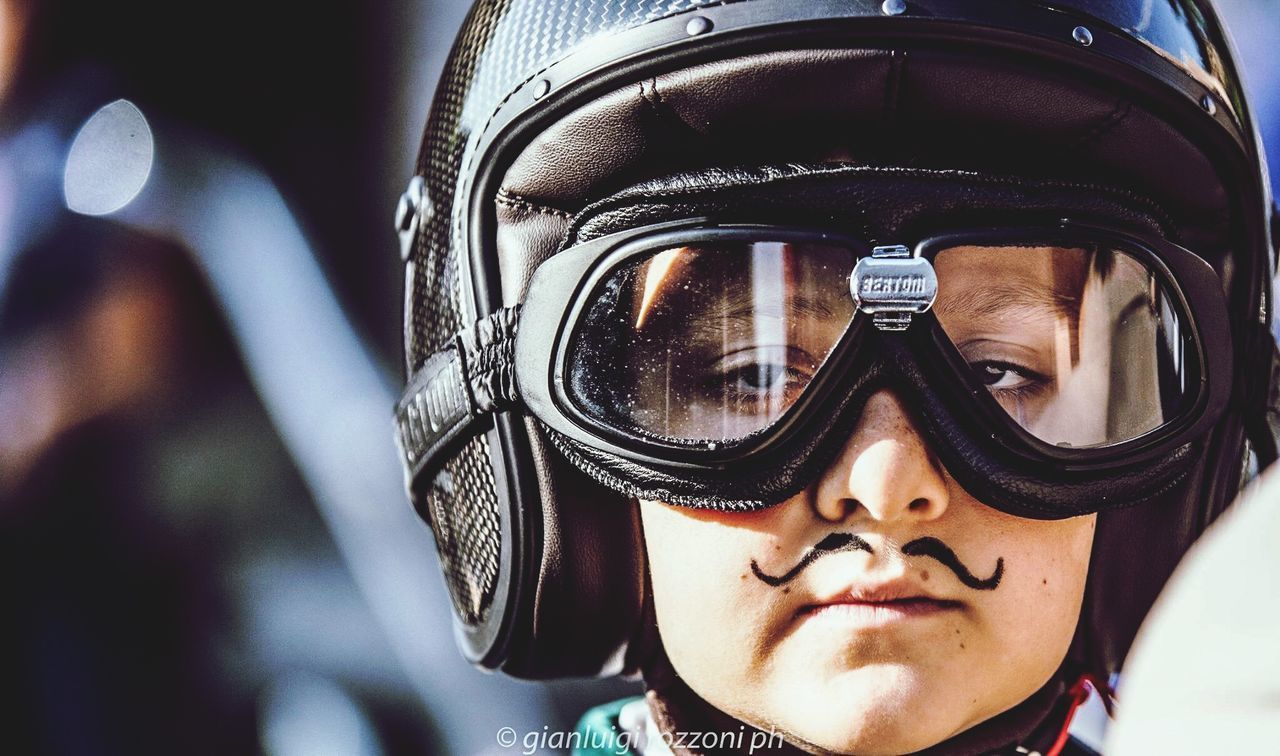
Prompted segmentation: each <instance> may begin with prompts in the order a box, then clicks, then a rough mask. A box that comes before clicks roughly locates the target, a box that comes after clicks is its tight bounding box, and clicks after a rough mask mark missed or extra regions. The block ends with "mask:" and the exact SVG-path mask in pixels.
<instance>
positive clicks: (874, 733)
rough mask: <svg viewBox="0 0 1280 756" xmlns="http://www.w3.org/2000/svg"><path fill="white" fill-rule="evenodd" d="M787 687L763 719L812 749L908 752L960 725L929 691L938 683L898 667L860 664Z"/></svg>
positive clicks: (870, 755) (865, 754)
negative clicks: (823, 679)
mask: <svg viewBox="0 0 1280 756" xmlns="http://www.w3.org/2000/svg"><path fill="white" fill-rule="evenodd" d="M787 687H790V691H791V693H792V694H793V695H789V696H788V695H785V694H784V695H782V696H779V697H778V698H777V699H775V703H776V704H777V706H776V708H775V709H774V711H773V712H772V714H773V716H771V717H768V719H769V720H771V721H773V722H775V723H776V724H775V725H774V726H775V727H776V728H777V729H778V730H779V731H782V732H784V733H786V734H787V739H788V740H791V741H792V742H794V743H795V744H796V745H799V746H801V747H802V748H804V749H806V750H808V751H811V752H814V753H839V754H858V755H859V756H874V755H875V754H903V753H913V752H915V751H919V750H922V749H924V748H928V747H929V746H933V745H936V744H938V743H940V742H942V741H943V740H946V739H947V738H948V737H950V736H951V735H952V734H954V733H955V732H958V731H959V730H960V729H963V727H961V724H962V723H960V722H959V721H956V722H950V721H948V719H949V717H948V715H949V714H952V713H954V712H952V711H951V710H950V708H949V707H948V706H946V703H945V702H943V701H938V700H936V699H934V698H933V697H932V696H930V695H929V693H930V692H931V691H937V690H938V686H936V685H935V686H930V685H927V684H926V681H923V680H920V679H918V678H917V677H916V676H915V675H913V674H911V672H910V671H907V670H903V669H901V668H894V667H889V668H881V669H878V670H876V669H872V670H867V669H864V670H860V671H859V673H856V674H846V675H841V676H840V677H839V678H836V679H834V680H828V681H827V684H826V685H823V686H812V685H809V686H807V687H803V686H787ZM801 691H803V692H801ZM797 694H798V695H797ZM955 718H956V719H957V720H958V719H959V717H958V716H957V717H955Z"/></svg>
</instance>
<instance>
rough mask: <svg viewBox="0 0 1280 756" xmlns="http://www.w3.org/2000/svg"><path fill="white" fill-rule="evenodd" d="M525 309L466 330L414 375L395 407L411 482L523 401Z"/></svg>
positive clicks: (504, 311)
mask: <svg viewBox="0 0 1280 756" xmlns="http://www.w3.org/2000/svg"><path fill="white" fill-rule="evenodd" d="M519 314H520V308H519V306H516V307H504V308H503V309H501V310H498V311H497V312H495V313H493V314H492V315H490V316H488V317H486V318H483V319H481V320H479V321H477V322H476V323H475V324H473V325H471V326H469V327H467V328H464V329H462V330H461V331H459V332H458V333H457V334H455V335H454V337H453V338H452V339H450V340H449V342H448V343H447V344H446V345H445V346H444V347H443V348H441V349H440V350H439V351H437V352H436V353H435V354H432V355H431V357H430V358H429V359H428V360H427V361H426V362H425V363H423V365H422V367H421V368H419V369H418V370H417V371H416V372H415V373H414V374H413V375H412V376H411V377H410V379H409V386H408V388H407V389H405V392H404V395H403V396H402V397H401V399H400V403H399V404H398V405H397V406H396V441H397V442H398V444H399V446H400V451H401V454H402V455H403V460H404V464H405V470H406V471H407V473H408V480H410V481H412V480H414V479H415V478H417V476H419V475H421V474H422V473H423V472H424V471H429V472H430V473H431V474H433V475H434V474H435V472H437V471H438V470H439V469H440V468H441V467H442V466H443V465H444V462H445V460H446V458H447V457H448V455H449V454H450V453H452V451H453V450H454V449H455V448H456V445H457V444H459V443H461V442H462V441H464V440H466V439H468V438H470V437H471V435H472V434H473V433H474V432H475V430H476V429H478V428H479V427H481V426H482V425H483V424H484V422H485V421H486V420H487V419H488V417H489V416H490V415H492V414H493V413H495V412H500V411H502V410H505V409H510V408H511V407H514V406H515V405H516V404H517V402H518V401H519V397H518V396H517V390H516V379H515V337H516V329H517V325H518V323H519Z"/></svg>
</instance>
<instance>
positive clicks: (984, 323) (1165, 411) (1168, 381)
mask: <svg viewBox="0 0 1280 756" xmlns="http://www.w3.org/2000/svg"><path fill="white" fill-rule="evenodd" d="M933 263H934V269H935V271H936V272H937V276H938V299H937V301H936V302H935V304H934V306H933V312H934V314H935V316H936V317H937V319H938V322H939V323H941V325H942V329H943V331H945V332H946V335H947V338H948V339H949V340H950V341H951V342H952V343H953V344H954V345H955V347H956V349H957V350H958V351H959V352H960V354H961V355H962V356H963V357H964V359H965V361H966V362H967V363H968V364H969V366H970V368H971V369H972V370H973V372H974V373H975V374H976V375H977V377H978V380H979V382H981V383H982V384H984V385H986V387H987V389H988V390H989V391H990V392H991V395H992V396H993V397H995V399H996V401H997V403H998V404H999V405H1000V406H1001V407H1002V408H1003V409H1004V411H1005V412H1007V413H1008V414H1009V416H1010V417H1011V418H1013V420H1014V421H1015V422H1016V423H1017V424H1018V425H1019V426H1021V427H1022V428H1023V429H1024V430H1026V431H1027V432H1028V433H1030V434H1031V435H1033V436H1034V437H1036V438H1037V439H1039V440H1040V441H1043V442H1045V443H1048V444H1053V445H1057V446H1068V447H1077V448H1078V447H1099V446H1110V445H1114V444H1119V443H1124V442H1126V441H1131V440H1133V439H1136V438H1138V437H1140V436H1142V435H1143V434H1146V433H1148V432H1150V431H1152V430H1155V429H1156V428H1158V427H1160V426H1161V425H1163V424H1164V423H1165V422H1166V421H1168V420H1170V419H1172V418H1173V417H1175V416H1176V415H1177V414H1178V412H1179V411H1180V410H1181V409H1182V408H1183V405H1184V404H1185V401H1186V400H1187V398H1188V396H1189V394H1190V393H1191V392H1192V391H1193V388H1194V387H1193V386H1191V385H1190V384H1191V383H1192V381H1193V377H1192V375H1190V374H1189V371H1190V369H1191V367H1192V364H1193V363H1194V352H1195V349H1194V341H1193V340H1192V339H1191V329H1190V328H1189V327H1187V324H1186V323H1184V322H1183V318H1182V316H1181V314H1180V312H1181V310H1180V308H1178V307H1176V306H1175V304H1174V303H1175V302H1176V301H1177V299H1176V297H1174V296H1173V295H1172V294H1171V293H1170V292H1169V291H1168V290H1167V288H1166V286H1165V284H1164V283H1163V281H1162V278H1161V277H1160V276H1159V275H1157V274H1156V272H1154V271H1153V270H1152V269H1151V268H1150V267H1149V266H1148V265H1147V264H1146V263H1144V262H1143V261H1142V260H1140V259H1139V258H1138V257H1135V256H1134V255H1132V254H1130V253H1128V252H1126V251H1124V250H1121V249H1114V248H1105V247H1092V248H1087V249H1086V248H1064V247H1047V246H1045V247H1030V246H1008V247H987V246H964V247H954V248H950V249H945V250H942V251H941V252H939V253H938V254H937V256H936V257H935V258H934V260H933Z"/></svg>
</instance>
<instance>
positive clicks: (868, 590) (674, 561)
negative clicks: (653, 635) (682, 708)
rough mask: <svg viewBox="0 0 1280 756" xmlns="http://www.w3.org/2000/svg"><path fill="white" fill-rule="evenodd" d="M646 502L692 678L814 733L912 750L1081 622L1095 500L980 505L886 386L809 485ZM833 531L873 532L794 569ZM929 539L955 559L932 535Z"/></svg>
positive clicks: (798, 732) (869, 748)
mask: <svg viewBox="0 0 1280 756" xmlns="http://www.w3.org/2000/svg"><path fill="white" fill-rule="evenodd" d="M641 517H642V520H643V525H644V533H645V541H646V547H647V550H648V555H649V566H650V571H651V577H652V584H653V592H654V603H655V609H656V613H657V619H658V626H659V629H660V632H661V635H662V641H663V645H664V647H665V648H666V651H667V654H668V656H669V657H670V659H671V662H672V664H673V665H674V667H675V669H676V670H677V671H678V672H679V673H680V675H681V677H683V678H684V679H685V681H686V682H687V683H688V684H689V686H690V687H691V688H692V689H693V690H694V691H695V692H697V693H698V694H699V695H700V696H702V697H703V698H704V699H705V700H706V701H708V702H709V703H711V704H712V705H713V706H716V707H717V708H719V709H721V710H722V711H724V712H727V713H728V714H730V715H732V716H734V717H736V718H737V719H740V720H742V721H744V722H747V723H749V724H752V725H755V726H757V727H760V728H761V729H765V730H769V729H770V728H773V729H776V730H777V731H778V732H780V733H782V734H783V735H784V736H785V737H786V738H787V739H788V740H789V741H791V742H793V743H795V744H797V745H801V746H802V747H805V746H807V747H809V749H810V750H814V751H818V752H836V753H906V752H911V751H915V750H918V749H921V748H924V747H927V746H929V745H932V744H935V743H938V742H941V741H943V740H945V739H947V738H948V737H950V736H952V735H955V734H957V733H959V732H962V731H964V730H966V729H968V728H970V727H972V726H974V725H976V724H978V723H980V722H982V721H984V720H986V719H989V718H991V717H993V716H995V715H997V714H999V713H1001V712H1002V711H1005V710H1007V709H1009V708H1011V707H1013V706H1014V705H1016V704H1018V703H1019V702H1021V701H1023V700H1024V699H1026V698H1027V697H1028V696H1030V695H1031V694H1032V693H1034V692H1035V691H1036V690H1037V689H1039V688H1040V687H1041V686H1042V685H1043V684H1044V683H1045V682H1046V681H1047V680H1048V679H1049V677H1050V676H1051V675H1052V673H1053V672H1054V671H1055V670H1056V669H1057V667H1058V665H1059V664H1060V663H1061V661H1062V659H1063V658H1064V656H1065V655H1066V651H1067V647H1068V645H1069V644H1070V641H1071V638H1072V635H1073V633H1074V630H1075V626H1076V619H1077V617H1078V616H1079V612H1080V604H1081V599H1082V596H1083V594H1084V583H1085V575H1086V573H1087V571H1088V561H1089V551H1090V546H1091V544H1092V539H1093V529H1094V521H1095V517H1096V516H1095V515H1089V516H1087V517H1078V518H1074V519H1068V520H1060V521H1033V520H1024V519H1019V518H1016V517H1013V516H1010V515H1006V514H1003V513H1001V512H999V511H997V510H995V509H992V508H990V507H987V506H984V505H983V504H982V503H980V502H978V501H976V500H974V499H973V498H972V497H970V496H969V495H968V494H966V493H965V492H964V491H963V490H962V489H961V488H960V487H959V486H957V485H956V484H955V482H954V481H953V480H952V479H951V478H950V476H949V475H947V473H946V471H945V470H943V469H942V468H940V466H939V465H938V463H937V461H936V459H935V458H934V457H933V455H932V454H931V452H930V451H929V449H928V447H927V446H926V445H925V443H924V441H923V439H922V438H921V437H920V435H919V433H918V432H917V431H916V430H915V428H914V427H913V426H912V424H911V421H910V420H909V419H908V416H907V414H906V413H905V411H904V409H903V407H902V406H901V404H900V403H899V402H898V400H897V399H896V397H895V396H894V395H893V394H891V393H888V392H881V393H879V394H877V395H875V396H873V397H872V399H871V400H870V402H868V404H867V406H866V409H865V411H864V413H863V416H862V419H861V422H860V424H859V426H858V428H857V430H856V432H855V433H854V435H853V437H851V438H850V439H849V441H848V443H847V444H846V445H845V447H844V449H843V451H842V453H841V455H840V457H839V458H838V459H837V461H836V462H835V463H834V464H832V465H831V466H830V467H829V468H828V469H827V470H826V472H825V473H824V475H823V476H822V477H821V478H820V479H819V480H818V481H817V482H816V483H815V484H814V485H812V486H811V487H810V488H809V489H807V490H805V491H803V492H802V493H801V494H799V495H797V496H796V497H794V498H792V499H789V500H787V501H785V502H783V503H782V504H779V505H777V506H775V507H772V508H769V509H766V510H762V511H758V512H751V513H723V512H715V511H707V510H696V509H688V508H682V507H673V506H669V505H666V504H662V503H659V502H652V501H645V502H642V503H641ZM833 534H850V535H854V536H857V538H858V539H861V541H862V542H864V543H865V545H866V548H862V547H860V546H859V547H858V548H846V549H845V550H836V551H834V552H830V553H822V554H821V555H820V556H818V557H817V558H816V559H814V560H813V561H811V562H809V563H808V565H807V566H805V567H803V568H802V569H801V570H800V571H799V573H798V574H795V575H794V577H791V576H789V575H788V573H789V572H792V571H793V570H794V569H795V568H796V566H797V565H799V564H801V563H802V562H803V561H804V557H805V555H806V553H808V552H810V550H811V549H812V548H813V547H814V546H815V545H816V544H820V543H822V542H823V541H824V539H830V538H831V536H832V535H833ZM921 539H937V541H936V542H941V543H942V544H944V545H945V547H946V548H947V549H948V550H950V551H951V552H954V554H955V556H956V558H957V559H958V567H954V568H953V567H948V566H946V565H944V563H943V560H942V559H939V558H938V555H937V554H924V553H922V552H924V551H930V550H929V549H927V548H922V547H921V546H920V544H922V543H923V544H929V543H931V541H928V540H925V541H922V540H921ZM834 540H835V541H841V540H845V541H847V540H848V539H841V538H839V537H838V536H837V538H836V539H834ZM830 542H831V541H830V540H829V541H828V543H830ZM936 542H932V543H936ZM913 544H915V545H914V546H913ZM953 564H954V563H953ZM757 573H759V574H757ZM964 573H969V574H964ZM962 575H963V577H964V578H967V579H968V583H969V584H968V585H967V584H966V582H965V581H964V580H962ZM761 576H764V577H766V578H769V579H770V580H769V581H768V582H766V580H764V579H762V578H761ZM785 577H790V579H789V580H787V581H785V582H780V583H779V584H777V585H771V584H770V583H771V582H777V580H778V578H785ZM993 578H997V579H995V580H993ZM983 581H985V582H983ZM992 583H995V586H994V588H992V587H991V585H992ZM978 584H980V587H973V586H974V585H978Z"/></svg>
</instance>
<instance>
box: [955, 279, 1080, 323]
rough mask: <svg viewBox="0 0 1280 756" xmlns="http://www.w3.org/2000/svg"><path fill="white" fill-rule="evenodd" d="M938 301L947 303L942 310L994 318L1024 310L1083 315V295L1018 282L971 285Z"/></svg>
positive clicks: (1074, 315) (1072, 315)
mask: <svg viewBox="0 0 1280 756" xmlns="http://www.w3.org/2000/svg"><path fill="white" fill-rule="evenodd" d="M943 291H945V289H943ZM940 293H941V292H940ZM938 304H941V305H944V307H943V308H939V309H945V310H947V311H950V312H954V313H956V314H960V313H964V314H966V315H972V316H975V317H990V316H992V315H998V314H1001V313H1007V312H1008V311H1010V310H1020V309H1038V310H1054V311H1056V312H1060V313H1062V314H1064V315H1067V316H1069V317H1077V316H1078V315H1079V314H1080V298H1079V297H1073V296H1068V295H1066V294H1062V293H1061V292H1056V291H1047V290H1045V289H1043V288H1039V287H1033V286H1019V285H1016V284H1004V285H997V286H993V287H982V288H970V289H968V290H967V291H965V292H963V293H961V294H958V295H956V296H954V297H947V298H946V299H945V300H944V299H942V298H941V297H939V303H938ZM935 307H936V305H935Z"/></svg>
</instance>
